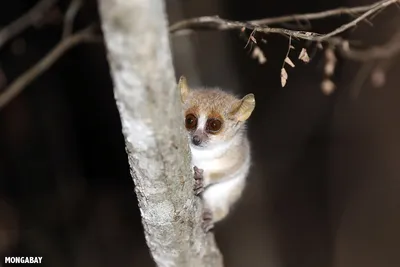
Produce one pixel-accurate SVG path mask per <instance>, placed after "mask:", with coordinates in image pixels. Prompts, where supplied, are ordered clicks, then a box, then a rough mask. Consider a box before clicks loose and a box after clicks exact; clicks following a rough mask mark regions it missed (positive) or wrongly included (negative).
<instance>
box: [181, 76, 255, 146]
mask: <svg viewBox="0 0 400 267" xmlns="http://www.w3.org/2000/svg"><path fill="white" fill-rule="evenodd" d="M178 87H179V89H180V92H181V101H182V104H183V109H184V111H185V126H186V129H187V130H188V133H189V136H190V140H191V144H193V145H195V146H196V147H211V146H218V145H220V144H223V143H224V142H226V141H229V140H231V139H232V138H233V137H235V136H237V134H238V132H240V130H242V129H243V126H244V123H245V122H246V120H247V119H248V118H249V117H250V115H251V113H252V112H253V110H254V108H255V99H254V95H253V94H248V95H246V96H245V97H243V98H242V99H239V98H236V97H235V96H234V95H232V94H229V93H227V92H224V91H222V90H220V89H217V88H214V89H195V90H192V89H190V88H189V86H188V84H187V81H186V78H185V77H183V76H182V77H181V78H180V80H179V84H178Z"/></svg>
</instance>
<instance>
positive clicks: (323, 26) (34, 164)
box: [0, 0, 400, 267]
mask: <svg viewBox="0 0 400 267" xmlns="http://www.w3.org/2000/svg"><path fill="white" fill-rule="evenodd" d="M35 2H36V1H33V0H32V1H30V0H8V1H6V0H3V1H0V25H1V26H5V25H7V24H8V23H10V22H11V21H13V20H14V19H16V18H17V17H19V16H20V15H21V14H23V13H24V12H26V11H27V10H28V9H29V8H30V7H32V6H33V5H34V4H35ZM68 2H69V1H59V4H58V8H55V9H53V10H52V11H51V12H49V13H48V14H47V15H46V16H45V18H46V19H45V21H43V22H42V23H41V24H40V25H36V26H35V27H31V28H30V29H28V30H27V31H25V32H24V33H23V34H21V35H19V36H18V37H17V38H15V39H13V40H11V41H10V42H8V43H7V45H5V46H4V47H3V48H2V49H1V50H0V91H1V90H3V89H4V88H5V86H6V84H9V83H10V82H11V81H13V80H14V79H15V78H16V77H18V75H20V74H21V73H23V72H24V71H25V70H26V69H27V68H29V67H30V66H32V64H34V63H35V62H37V60H39V59H40V58H41V57H43V56H44V55H45V54H46V53H47V52H48V51H49V50H50V49H51V48H52V47H53V46H54V45H55V44H56V43H57V42H58V41H59V39H60V35H61V22H62V21H61V20H62V17H61V14H62V13H64V11H65V9H66V7H67V5H68ZM166 2H167V7H168V14H169V20H170V22H171V23H172V22H175V21H178V20H180V19H183V18H190V17H194V16H201V15H216V14H218V15H220V16H221V17H224V18H229V19H236V20H250V19H259V18H263V17H270V16H278V15H285V14H291V13H304V12H315V11H321V10H324V9H329V8H335V7H339V6H355V5H361V4H367V3H371V1H365V0H347V1H345V0H342V1H331V0H327V1H322V0H321V1H317V0H306V1H286V2H284V1H262V0H247V1H240V0H219V1H217V0H202V1H195V0H181V1H179V0H167V1H166ZM399 14H400V13H399V10H398V9H397V10H396V8H391V9H390V10H387V11H384V12H383V13H381V14H380V15H379V16H378V17H376V18H374V19H373V25H371V24H368V23H361V24H360V26H359V27H357V28H356V29H355V30H353V31H350V32H349V33H348V34H347V37H348V38H352V39H358V40H362V41H363V42H364V43H365V44H373V43H382V42H384V41H385V40H386V39H387V38H388V37H390V35H391V34H392V33H393V31H394V25H399V22H400V18H399ZM97 17H98V15H97V7H96V2H95V1H93V0H91V1H86V4H85V5H84V7H83V9H82V10H81V11H80V13H79V15H78V17H77V20H76V23H75V26H76V27H75V29H79V28H82V27H84V26H85V25H87V24H88V23H90V22H91V21H94V20H97V19H98V18H97ZM345 18H346V17H345V16H343V17H339V18H335V19H329V20H323V21H315V22H314V23H313V26H314V28H313V30H314V31H318V32H327V31H330V30H332V29H334V27H335V26H338V25H340V23H342V22H345V21H346V19H345ZM285 26H290V25H285ZM291 26H293V24H292V25H291ZM294 26H296V25H294ZM266 39H267V42H268V43H267V44H261V45H260V46H261V47H262V49H263V51H264V53H265V55H266V56H267V59H268V62H267V64H265V65H259V64H258V63H257V61H256V60H254V59H252V58H251V56H250V52H249V48H246V49H245V48H244V46H245V44H246V41H245V40H244V39H243V38H241V37H240V36H239V33H238V32H199V33H197V34H192V35H188V36H183V37H182V36H175V37H172V38H171V42H172V44H171V46H172V50H173V54H174V63H175V69H176V76H177V77H178V76H180V75H182V74H183V75H186V76H187V77H188V79H189V83H190V84H191V85H192V86H197V85H205V86H221V87H223V88H226V89H229V90H232V91H234V92H236V93H238V94H240V95H244V94H246V93H250V92H252V93H254V94H255V95H256V100H257V107H256V110H255V112H254V113H253V115H252V117H251V120H250V123H249V136H250V140H251V143H252V147H253V155H254V162H253V167H252V172H251V174H250V177H249V185H248V187H247V188H246V191H245V193H244V197H243V198H242V200H241V201H240V202H239V203H238V205H237V206H236V208H235V209H234V211H233V212H232V214H231V215H230V216H229V217H228V218H227V219H226V220H225V221H223V222H221V223H220V224H218V226H217V228H216V237H217V241H218V243H219V246H220V248H221V250H222V252H223V254H224V258H225V262H226V266H227V267H244V266H254V267H258V266H265V267H292V266H293V267H302V266H304V267H325V266H326V267H347V266H351V267H355V266H364V267H369V266H379V267H389V266H400V256H399V254H398V251H399V249H400V243H399V241H400V228H399V225H400V215H399V207H400V205H399V204H400V196H398V194H397V192H398V191H399V189H400V181H399V179H400V175H399V174H400V164H399V159H400V142H399V140H400V123H399V115H400V105H399V103H400V92H399V86H398V84H399V82H400V80H399V75H398V73H399V71H400V65H399V63H398V62H399V61H398V57H397V58H393V59H392V65H391V68H390V70H389V71H388V72H387V83H386V84H385V85H384V86H383V87H381V88H379V89H377V88H373V87H372V86H371V85H370V83H369V82H368V79H367V81H366V83H365V84H364V85H363V86H362V88H361V89H362V91H361V95H360V96H359V97H358V98H357V99H356V100H354V99H352V98H351V97H350V91H351V90H352V88H353V85H354V79H355V77H356V75H357V72H358V70H359V67H360V64H358V63H355V62H351V61H348V60H342V59H340V58H339V63H338V65H337V71H336V73H335V76H334V77H333V80H334V82H335V84H336V86H337V90H336V91H335V93H334V94H332V95H331V96H326V95H324V94H323V93H322V91H321V89H320V84H321V81H322V79H323V66H324V59H323V53H322V52H317V53H316V54H315V57H313V59H312V61H311V63H310V64H308V65H305V64H302V63H301V62H300V61H298V60H294V59H296V56H297V53H298V52H299V51H300V50H301V47H303V46H307V45H309V44H307V43H304V42H299V41H294V42H293V45H294V46H295V47H296V51H295V52H293V55H292V59H293V61H294V63H295V64H296V67H295V68H294V69H291V68H289V70H288V73H289V79H288V83H287V86H286V87H285V88H281V86H280V73H279V72H280V68H281V66H282V60H283V59H284V57H285V54H286V51H287V47H288V39H287V38H284V37H282V36H267V38H266ZM311 50H312V49H311ZM311 50H310V51H311ZM310 53H311V52H310ZM108 71H109V70H108V66H107V61H106V57H105V53H104V47H103V45H102V44H83V45H79V46H77V47H75V48H73V49H72V50H70V51H69V52H67V53H66V54H65V55H64V56H63V57H62V58H61V59H60V60H59V61H57V63H56V64H55V65H54V66H52V67H51V68H50V70H48V71H47V72H45V73H44V74H43V75H41V76H40V77H38V78H37V79H36V80H35V81H34V82H32V83H31V84H30V85H29V86H28V87H27V88H26V89H25V90H24V92H23V93H22V94H21V95H20V96H18V97H17V98H16V99H15V100H14V101H12V102H11V103H9V104H8V105H7V107H6V108H4V109H2V110H1V111H0V256H2V257H3V256H12V255H15V256H21V255H22V256H43V257H44V260H43V262H44V264H43V266H57V267H62V266H68V267H70V266H85V267H90V266H96V267H102V266H110V267H111V266H140V267H141V266H146V267H147V266H154V265H153V263H152V261H151V258H150V255H149V252H148V250H147V247H146V244H145V241H144V236H143V232H142V226H141V222H140V214H139V210H138V208H137V201H136V197H135V195H134V191H133V182H132V180H131V178H130V176H129V167H128V162H127V157H126V155H125V150H124V141H123V136H122V134H121V129H120V128H121V125H120V120H119V115H118V112H117V109H116V106H115V101H114V98H113V94H112V84H111V80H110V75H109V72H108Z"/></svg>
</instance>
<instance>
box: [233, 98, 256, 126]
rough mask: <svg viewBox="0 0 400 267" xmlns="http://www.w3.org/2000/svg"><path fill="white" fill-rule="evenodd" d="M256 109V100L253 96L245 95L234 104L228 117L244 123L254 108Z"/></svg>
mask: <svg viewBox="0 0 400 267" xmlns="http://www.w3.org/2000/svg"><path fill="white" fill-rule="evenodd" d="M255 107H256V100H255V98H254V94H248V95H245V96H244V97H243V98H242V99H240V100H239V101H238V102H237V103H236V104H234V105H233V106H232V111H231V112H230V113H229V115H230V116H231V117H232V118H233V119H235V120H237V121H241V122H243V121H246V120H247V119H248V118H249V117H250V115H251V113H252V112H253V110H254V108H255Z"/></svg>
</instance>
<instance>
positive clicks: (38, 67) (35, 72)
mask: <svg viewBox="0 0 400 267" xmlns="http://www.w3.org/2000/svg"><path fill="white" fill-rule="evenodd" d="M92 28H93V27H88V28H86V29H85V30H82V31H80V32H78V33H76V34H74V35H71V36H70V37H68V38H66V39H64V40H63V41H61V42H60V43H58V44H57V45H56V47H54V48H53V50H51V51H50V52H49V53H48V54H47V55H46V56H44V57H43V58H42V59H41V60H40V61H39V62H38V63H36V64H35V65H34V66H32V67H31V68H30V69H28V70H27V71H25V72H24V73H23V74H22V75H20V76H19V77H18V78H17V79H16V80H15V81H14V82H12V83H11V84H10V85H9V86H8V87H7V88H5V89H4V91H3V92H2V93H1V94H0V110H1V109H3V107H4V106H5V105H7V103H8V102H10V101H11V100H13V99H14V98H15V97H16V96H17V95H18V94H19V93H20V92H22V90H23V89H24V88H25V87H26V86H27V85H29V83H31V82H32V81H33V80H34V79H36V78H37V77H38V76H39V75H41V74H42V73H44V72H45V71H46V70H47V69H48V68H50V67H51V66H52V65H53V64H54V62H56V61H57V60H58V59H59V58H60V57H61V56H62V55H63V54H64V53H65V52H66V51H67V50H68V49H70V48H72V47H74V46H75V45H77V44H79V43H82V42H90V41H96V40H97V38H96V37H95V36H94V35H93V33H92Z"/></svg>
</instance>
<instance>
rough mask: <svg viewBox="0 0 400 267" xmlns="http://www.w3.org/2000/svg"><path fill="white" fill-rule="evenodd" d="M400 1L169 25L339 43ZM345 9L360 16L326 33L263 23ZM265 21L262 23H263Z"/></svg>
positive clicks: (176, 28) (177, 28)
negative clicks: (247, 31)
mask: <svg viewBox="0 0 400 267" xmlns="http://www.w3.org/2000/svg"><path fill="white" fill-rule="evenodd" d="M399 1H400V0H382V1H379V2H377V3H375V4H372V5H368V6H363V7H355V8H347V9H345V8H340V9H336V10H330V11H324V12H319V13H311V14H304V15H295V16H286V17H278V18H271V19H263V20H256V21H248V22H240V21H231V20H226V19H221V18H219V17H218V16H214V17H199V18H193V19H189V20H184V21H180V22H177V23H175V24H173V25H171V26H170V28H169V30H170V32H171V33H179V31H182V30H188V29H192V30H194V29H196V30H201V29H205V30H234V29H242V28H243V27H244V28H247V29H251V30H254V31H256V32H262V33H278V34H283V35H286V36H291V37H293V38H298V39H303V40H309V41H313V42H329V43H331V44H334V45H337V44H340V43H341V42H342V39H341V38H336V37H335V36H337V35H338V34H340V33H343V32H344V31H346V30H348V29H350V28H352V27H354V26H356V25H357V24H358V23H359V22H360V21H362V20H365V19H367V18H368V17H369V16H371V15H373V14H375V13H377V12H379V11H381V10H383V9H385V8H386V7H388V6H390V5H393V4H395V3H399ZM343 12H346V13H362V12H364V13H363V14H362V15H360V16H359V17H357V18H355V19H354V20H352V21H351V22H349V23H346V24H344V25H342V26H341V27H339V28H337V29H335V30H333V31H331V32H329V33H326V34H321V33H316V32H309V31H294V30H288V29H284V28H271V27H268V26H262V25H265V24H267V23H269V24H273V23H278V22H279V23H282V22H287V21H293V20H300V19H317V18H325V17H329V16H333V15H338V14H342V13H343ZM260 22H261V23H262V25H261V24H260Z"/></svg>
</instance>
